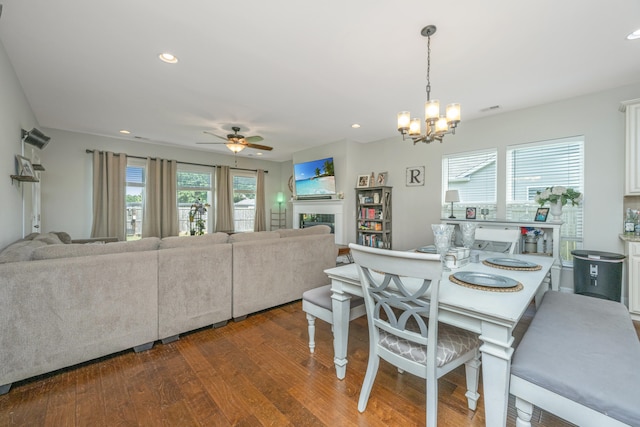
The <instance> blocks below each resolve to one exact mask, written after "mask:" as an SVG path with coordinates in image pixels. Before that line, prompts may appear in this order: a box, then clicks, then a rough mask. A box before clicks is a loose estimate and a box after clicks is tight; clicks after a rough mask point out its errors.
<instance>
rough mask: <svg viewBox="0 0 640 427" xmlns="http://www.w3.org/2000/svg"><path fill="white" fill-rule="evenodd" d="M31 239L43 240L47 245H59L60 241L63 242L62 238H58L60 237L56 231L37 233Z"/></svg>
mask: <svg viewBox="0 0 640 427" xmlns="http://www.w3.org/2000/svg"><path fill="white" fill-rule="evenodd" d="M33 240H34V241H40V242H44V243H46V244H47V245H59V244H60V243H63V242H62V240H60V237H58V235H57V234H56V233H43V234H39V235H37V236H35V237H34V238H33Z"/></svg>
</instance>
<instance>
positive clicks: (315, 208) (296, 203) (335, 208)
mask: <svg viewBox="0 0 640 427" xmlns="http://www.w3.org/2000/svg"><path fill="white" fill-rule="evenodd" d="M342 202H343V200H336V199H331V200H293V201H292V202H291V203H293V228H304V227H311V226H312V225H317V224H325V225H328V226H329V227H332V233H333V234H334V236H335V241H336V243H338V244H345V243H346V242H345V240H344V235H343V234H344V233H343V229H344V228H343V227H344V224H343V214H342Z"/></svg>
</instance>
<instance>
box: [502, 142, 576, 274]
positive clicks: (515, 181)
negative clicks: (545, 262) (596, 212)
mask: <svg viewBox="0 0 640 427" xmlns="http://www.w3.org/2000/svg"><path fill="white" fill-rule="evenodd" d="M583 183H584V137H582V136H578V137H571V138H563V139H556V140H550V141H542V142H536V143H531V144H522V145H513V146H510V147H507V187H506V188H507V195H506V196H507V197H506V200H507V206H506V212H507V219H513V220H527V221H532V220H533V218H534V215H535V212H536V210H537V208H538V207H540V206H539V205H538V204H537V203H536V202H535V200H534V197H535V195H536V192H537V191H542V190H544V189H545V188H547V187H552V186H556V185H561V186H564V187H570V188H573V189H574V190H576V191H579V192H583V185H584V184H583ZM562 221H563V222H564V224H563V225H562V239H563V241H562V244H561V251H560V252H561V253H560V256H561V257H562V259H563V261H564V262H565V263H566V264H570V263H571V260H572V257H571V251H572V250H573V249H576V248H579V247H581V246H582V233H583V209H582V206H581V205H579V206H571V203H569V204H567V205H566V206H564V208H563V210H562Z"/></svg>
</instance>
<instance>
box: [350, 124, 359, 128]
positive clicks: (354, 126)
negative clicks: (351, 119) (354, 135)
mask: <svg viewBox="0 0 640 427" xmlns="http://www.w3.org/2000/svg"><path fill="white" fill-rule="evenodd" d="M351 127H352V128H354V129H358V128H359V127H360V125H359V124H358V123H354V124H352V125H351Z"/></svg>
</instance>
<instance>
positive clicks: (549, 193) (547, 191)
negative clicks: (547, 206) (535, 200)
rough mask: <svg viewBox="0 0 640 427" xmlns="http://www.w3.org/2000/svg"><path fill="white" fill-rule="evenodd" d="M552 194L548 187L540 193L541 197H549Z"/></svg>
mask: <svg viewBox="0 0 640 427" xmlns="http://www.w3.org/2000/svg"><path fill="white" fill-rule="evenodd" d="M550 195H551V192H550V191H549V189H548V188H547V189H546V190H544V191H543V192H542V193H540V199H541V200H542V199H548V198H549V196H550Z"/></svg>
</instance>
